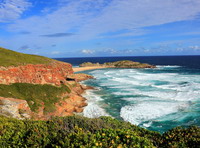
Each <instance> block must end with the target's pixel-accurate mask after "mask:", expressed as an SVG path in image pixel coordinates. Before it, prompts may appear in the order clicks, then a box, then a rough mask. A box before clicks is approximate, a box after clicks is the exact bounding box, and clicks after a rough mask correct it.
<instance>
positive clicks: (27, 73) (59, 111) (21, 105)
mask: <svg viewBox="0 0 200 148" xmlns="http://www.w3.org/2000/svg"><path fill="white" fill-rule="evenodd" d="M90 78H92V77H91V76H89V75H86V74H74V73H73V69H72V65H71V64H68V63H63V62H58V61H55V62H53V63H50V64H38V65H32V64H28V65H25V66H17V67H0V84H6V85H9V84H12V83H32V84H50V85H55V86H60V85H61V84H65V85H67V86H69V87H70V89H71V93H69V92H67V90H66V93H64V94H61V96H58V97H59V98H61V99H60V101H59V102H58V103H55V104H54V105H55V108H56V109H55V111H52V112H49V113H44V104H43V103H42V104H41V107H40V108H39V109H38V110H37V111H36V112H33V111H31V109H30V107H29V105H28V103H27V101H25V100H20V99H18V98H5V97H0V115H4V116H9V117H13V118H18V119H29V118H34V119H42V120H46V119H49V118H51V117H52V116H68V115H73V114H74V113H80V112H82V111H83V107H84V106H86V105H87V103H86V102H85V100H86V99H85V98H83V97H82V96H81V93H83V92H84V90H85V89H88V88H87V87H83V86H82V85H80V84H79V83H78V82H79V81H82V80H86V79H90ZM49 93H51V92H49ZM62 98H65V99H62ZM66 98H67V99H66ZM33 103H34V102H33Z"/></svg>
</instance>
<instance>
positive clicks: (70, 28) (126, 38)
mask: <svg viewBox="0 0 200 148" xmlns="http://www.w3.org/2000/svg"><path fill="white" fill-rule="evenodd" d="M0 46H1V47H5V48H8V49H12V50H15V51H18V52H23V53H29V54H38V55H44V56H48V57H88V56H89V57H96V56H97V57H98V56H149V55H200V0H49V1H47V0H0Z"/></svg>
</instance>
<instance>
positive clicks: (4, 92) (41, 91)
mask: <svg viewBox="0 0 200 148" xmlns="http://www.w3.org/2000/svg"><path fill="white" fill-rule="evenodd" d="M70 91H71V90H70V88H69V87H68V86H66V85H61V86H60V87H57V86H53V85H48V84H44V85H40V84H28V83H14V84H11V85H4V84H0V96H1V97H5V98H16V99H21V100H26V101H27V103H28V105H29V107H30V108H31V110H32V111H37V109H38V108H39V107H40V106H41V104H42V103H44V111H45V112H51V111H53V110H54V109H55V103H57V102H59V101H60V100H61V95H62V94H63V93H66V92H68V93H70ZM63 99H65V98H63Z"/></svg>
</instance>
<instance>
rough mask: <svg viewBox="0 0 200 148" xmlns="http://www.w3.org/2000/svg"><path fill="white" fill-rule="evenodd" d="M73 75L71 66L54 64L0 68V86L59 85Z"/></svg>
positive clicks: (59, 63) (61, 63)
mask: <svg viewBox="0 0 200 148" xmlns="http://www.w3.org/2000/svg"><path fill="white" fill-rule="evenodd" d="M70 74H73V69H72V65H71V64H68V63H63V62H54V63H51V64H48V65H44V64H38V65H32V64H28V65H25V66H18V67H7V68H5V67H0V84H12V83H33V84H53V85H60V84H61V81H62V83H65V82H66V77H67V76H68V75H70Z"/></svg>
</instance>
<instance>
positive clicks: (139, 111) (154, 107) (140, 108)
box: [120, 102, 188, 125]
mask: <svg viewBox="0 0 200 148" xmlns="http://www.w3.org/2000/svg"><path fill="white" fill-rule="evenodd" d="M187 107H188V106H187V105H186V104H184V103H176V102H175V103H171V102H142V103H139V104H136V105H129V106H125V107H122V108H121V112H120V116H121V117H122V118H123V119H124V120H125V121H128V122H131V123H132V124H135V125H139V124H140V123H142V122H145V121H152V120H155V119H157V118H160V117H163V116H165V115H168V114H171V113H175V112H177V111H179V110H180V109H181V110H183V109H185V108H187Z"/></svg>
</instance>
